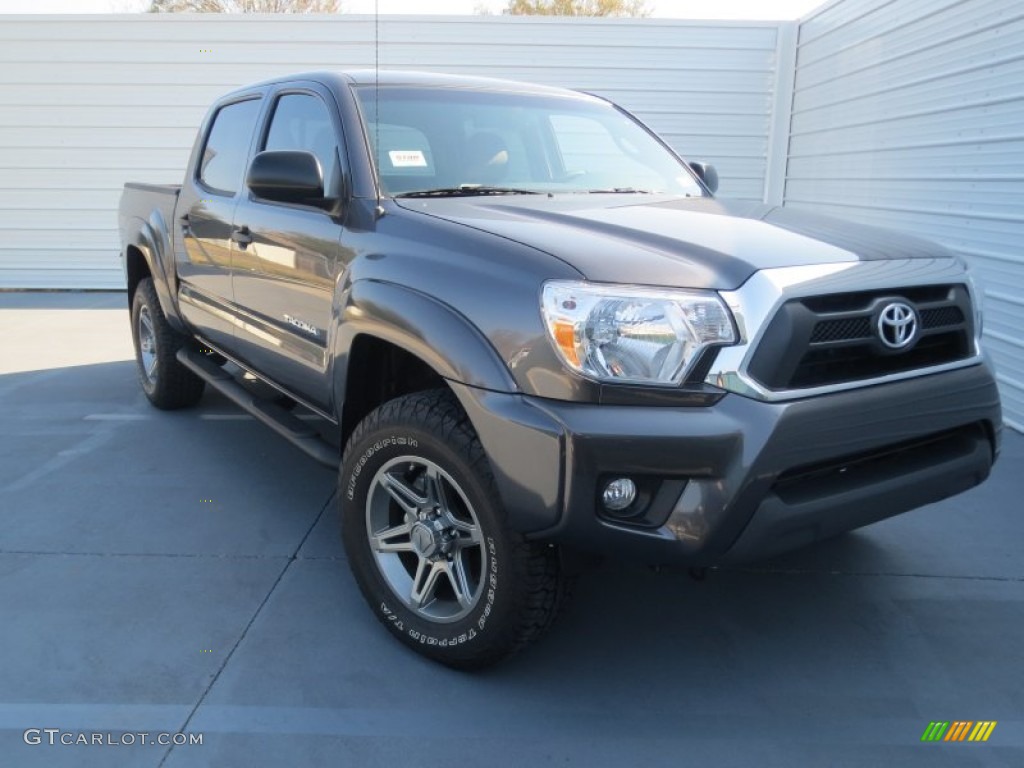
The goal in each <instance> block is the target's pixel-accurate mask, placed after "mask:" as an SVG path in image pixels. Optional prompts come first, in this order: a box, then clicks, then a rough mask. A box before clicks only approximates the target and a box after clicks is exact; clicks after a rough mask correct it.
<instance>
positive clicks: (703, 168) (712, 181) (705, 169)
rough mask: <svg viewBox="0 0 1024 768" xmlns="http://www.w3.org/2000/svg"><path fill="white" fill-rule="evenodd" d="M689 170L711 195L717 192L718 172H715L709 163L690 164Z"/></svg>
mask: <svg viewBox="0 0 1024 768" xmlns="http://www.w3.org/2000/svg"><path fill="white" fill-rule="evenodd" d="M690 168H692V169H693V172H694V173H696V174H697V176H698V177H699V178H700V180H701V181H703V182H704V186H705V187H707V188H708V189H709V190H711V192H712V193H714V192H717V191H718V171H716V170H715V166H713V165H712V164H711V163H698V162H692V163H690Z"/></svg>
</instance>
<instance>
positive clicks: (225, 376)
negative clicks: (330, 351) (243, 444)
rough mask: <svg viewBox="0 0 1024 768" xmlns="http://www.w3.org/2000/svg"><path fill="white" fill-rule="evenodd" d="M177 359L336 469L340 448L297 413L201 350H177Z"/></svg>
mask: <svg viewBox="0 0 1024 768" xmlns="http://www.w3.org/2000/svg"><path fill="white" fill-rule="evenodd" d="M177 358H178V362H179V363H181V364H182V365H184V366H185V367H186V368H188V369H189V370H190V371H192V373H194V374H195V375H196V376H198V377H199V378H201V379H202V380H203V381H205V382H206V383H207V384H209V385H210V386H211V387H213V388H214V389H216V390H217V391H218V392H220V393H221V394H222V395H224V396H225V397H227V398H228V399H229V400H231V401H232V402H233V403H235V405H237V406H239V407H240V408H241V409H242V410H244V411H246V412H247V413H249V414H251V415H252V416H253V417H255V418H256V419H258V420H260V421H262V422H263V423H264V424H266V425H267V426H268V427H270V428H271V429H272V430H274V431H275V432H277V434H279V435H281V437H283V438H285V439H286V440H288V441H289V442H290V443H291V444H292V445H294V446H295V447H296V448H298V449H299V450H301V451H303V452H304V453H306V454H308V455H309V456H311V457H313V458H314V459H316V460H317V461H318V462H320V463H321V464H323V465H324V466H325V467H328V468H330V469H335V470H336V469H337V468H338V463H339V461H340V457H339V456H338V451H337V450H336V449H335V448H334V446H332V445H331V444H330V443H328V442H327V441H325V440H324V439H323V438H321V437H320V434H319V433H318V432H317V431H316V430H315V429H313V428H312V427H310V426H309V425H308V424H306V423H305V422H303V421H302V420H301V419H297V418H295V416H294V415H292V414H291V413H289V412H288V411H286V410H285V409H284V408H281V407H280V406H279V405H277V404H276V403H274V402H273V401H271V400H264V399H262V398H259V397H257V396H256V395H254V394H253V393H252V392H250V391H249V390H247V389H246V388H245V387H243V386H242V385H241V384H239V383H238V381H237V380H236V379H235V377H234V376H232V375H231V374H229V373H228V372H227V371H225V370H224V369H223V368H221V367H220V366H219V365H216V364H215V363H212V362H210V361H209V360H207V359H206V356H205V355H203V354H202V353H201V352H196V351H195V350H192V349H188V348H187V347H182V348H181V349H179V350H178V354H177Z"/></svg>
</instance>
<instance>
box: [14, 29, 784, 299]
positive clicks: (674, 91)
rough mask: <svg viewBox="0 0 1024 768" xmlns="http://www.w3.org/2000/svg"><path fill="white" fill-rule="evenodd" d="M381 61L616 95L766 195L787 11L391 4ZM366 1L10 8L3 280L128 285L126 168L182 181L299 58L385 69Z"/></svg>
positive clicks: (138, 176)
mask: <svg viewBox="0 0 1024 768" xmlns="http://www.w3.org/2000/svg"><path fill="white" fill-rule="evenodd" d="M380 39H381V49H380V61H381V65H382V66H383V67H386V68H392V69H395V68H418V69H427V70H434V71H440V72H461V73H471V74H479V75H490V76H495V77H509V78H515V79H523V80H530V81H535V82H540V83H547V84H553V85H563V86H569V87H572V88H581V89H585V90H589V91H593V92H596V93H599V94H601V95H604V96H608V97H610V98H612V99H614V100H616V101H618V102H620V103H621V104H623V105H624V106H626V107H627V108H629V109H631V110H632V111H634V112H636V113H637V114H638V115H639V116H640V117H641V118H642V119H644V120H645V121H647V122H648V123H649V124H650V125H651V126H653V127H654V128H655V129H656V130H657V131H659V132H660V133H661V134H662V135H663V136H665V137H666V138H667V139H668V140H669V141H670V142H672V143H673V144H674V145H675V146H676V147H677V148H678V149H679V150H680V151H681V152H682V153H683V154H685V155H687V156H689V157H691V158H694V159H707V160H710V161H711V162H713V163H715V164H716V165H717V166H718V167H719V170H720V172H721V176H722V179H723V185H722V190H723V192H724V193H725V194H727V195H729V196H732V197H741V198H750V199H760V198H761V195H762V190H763V187H764V180H765V168H766V154H767V147H768V140H769V131H770V122H771V114H772V89H773V87H774V83H775V78H776V66H775V61H776V44H777V39H778V25H776V24H772V23H760V22H749V23H729V22H722V23H717V22H685V21H678V22H677V21H670V20H664V19H659V20H650V19H638V20H626V19H617V20H616V19H590V20H587V19H572V20H565V19H549V18H536V17H535V18H508V17H486V16H478V17H452V16H447V17H446V16H434V17H408V16H404V17H381V21H380ZM373 40H374V22H373V18H372V17H366V16H344V15H343V16H337V17H300V16H295V17H254V16H244V17H237V16H235V17H226V16H212V15H203V16H186V15H174V16H148V15H144V14H137V15H125V16H78V17H67V16H64V17H55V16H28V17H26V16H21V17H19V16H0V233H2V239H0V288H2V287H35V288H49V287H59V288H109V287H119V286H120V285H121V284H122V277H121V273H120V267H119V264H118V258H117V252H118V242H117V234H116V223H117V218H116V210H117V201H118V196H119V194H120V190H121V186H122V184H123V183H124V182H125V181H126V180H140V181H150V182H154V183H178V182H179V181H180V178H181V174H182V172H183V169H184V166H185V163H186V160H187V157H188V151H189V148H190V147H191V143H192V139H193V134H194V131H195V129H196V127H197V126H198V124H199V122H200V120H201V118H202V116H203V114H204V112H205V110H206V107H207V106H208V104H209V103H210V101H211V100H213V99H214V97H216V96H217V95H219V94H221V93H224V92H225V91H227V90H230V89H231V88H234V87H236V86H238V85H242V84H244V83H247V82H252V81H254V80H259V79H263V78H267V77H272V76H276V75H280V74H281V73H283V72H292V71H302V70H308V69H321V68H344V67H368V66H372V65H373V62H374V45H373Z"/></svg>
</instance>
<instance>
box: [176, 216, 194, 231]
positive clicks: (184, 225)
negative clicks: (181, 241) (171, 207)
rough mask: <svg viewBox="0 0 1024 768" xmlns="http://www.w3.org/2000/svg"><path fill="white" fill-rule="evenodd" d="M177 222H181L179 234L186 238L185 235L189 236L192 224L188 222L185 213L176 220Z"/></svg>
mask: <svg viewBox="0 0 1024 768" xmlns="http://www.w3.org/2000/svg"><path fill="white" fill-rule="evenodd" d="M178 221H180V222H181V234H183V235H186V236H187V235H191V234H192V224H191V222H190V221H189V218H188V214H187V213H183V214H181V216H180V217H179V218H178Z"/></svg>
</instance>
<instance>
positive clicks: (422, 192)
mask: <svg viewBox="0 0 1024 768" xmlns="http://www.w3.org/2000/svg"><path fill="white" fill-rule="evenodd" d="M539 194H542V193H540V192H535V191H533V190H532V189H518V188H516V187H487V186H484V185H483V184H460V185H459V186H457V187H439V188H437V189H417V190H414V191H412V192H401V193H399V194H397V195H395V197H471V196H473V195H539Z"/></svg>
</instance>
